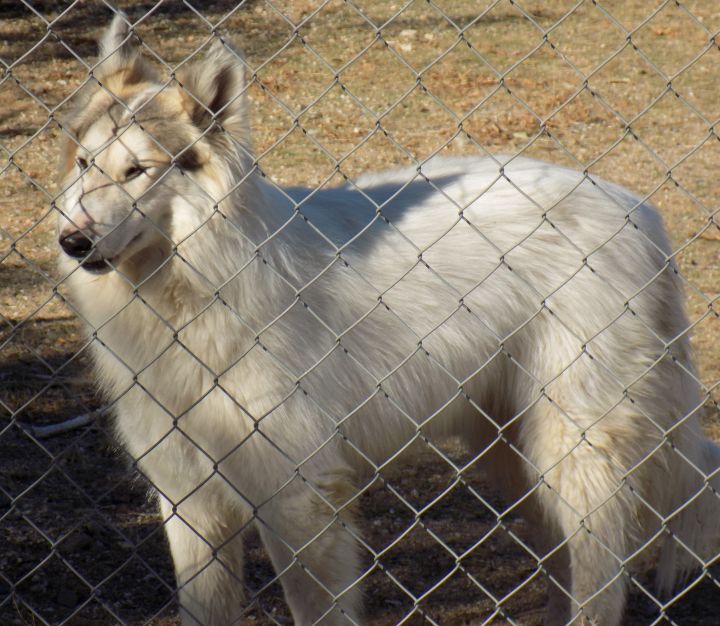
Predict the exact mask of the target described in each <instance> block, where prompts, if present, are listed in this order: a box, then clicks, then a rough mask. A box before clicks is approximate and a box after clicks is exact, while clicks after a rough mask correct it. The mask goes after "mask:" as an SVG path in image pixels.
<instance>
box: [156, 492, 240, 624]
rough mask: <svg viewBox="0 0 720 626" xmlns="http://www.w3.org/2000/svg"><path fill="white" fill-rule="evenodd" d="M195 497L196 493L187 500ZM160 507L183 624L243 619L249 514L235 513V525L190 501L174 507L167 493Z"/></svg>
mask: <svg viewBox="0 0 720 626" xmlns="http://www.w3.org/2000/svg"><path fill="white" fill-rule="evenodd" d="M192 500H193V497H192V496H191V498H190V499H189V501H187V503H192ZM160 511H161V513H162V517H163V521H164V527H165V533H166V534H167V538H168V543H169V544H170V552H171V553H172V558H173V563H174V565H175V576H176V579H177V585H178V603H179V605H180V618H181V621H182V624H183V626H191V625H192V626H196V625H200V624H201V625H202V626H227V625H229V624H234V623H239V620H240V619H241V617H242V613H243V608H244V605H245V593H244V589H243V582H242V566H243V552H242V551H243V546H242V536H241V534H242V533H241V532H240V531H241V530H242V527H243V524H242V522H243V520H241V519H239V517H240V516H233V524H232V525H230V524H227V523H218V522H227V521H229V520H218V519H216V518H212V519H211V518H210V517H209V516H208V515H207V514H208V510H207V509H200V510H198V509H197V507H189V506H186V503H183V504H182V505H180V507H178V509H177V511H175V512H174V511H173V506H172V503H171V502H170V501H169V500H168V499H167V498H165V497H162V496H161V497H160ZM198 513H199V514H198ZM248 519H249V516H248Z"/></svg>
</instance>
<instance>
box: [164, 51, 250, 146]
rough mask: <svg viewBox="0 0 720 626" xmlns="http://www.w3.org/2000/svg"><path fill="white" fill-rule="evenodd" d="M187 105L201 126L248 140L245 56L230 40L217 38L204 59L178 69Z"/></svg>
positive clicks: (202, 128)
mask: <svg viewBox="0 0 720 626" xmlns="http://www.w3.org/2000/svg"><path fill="white" fill-rule="evenodd" d="M177 80H178V85H179V86H178V89H179V92H180V98H181V100H182V105H183V108H184V109H185V110H186V111H187V112H188V114H189V115H190V119H191V120H192V122H193V124H195V125H196V126H197V127H198V128H199V129H200V130H202V131H206V130H208V129H209V130H208V132H209V133H213V132H216V131H226V132H227V133H229V134H230V135H231V136H232V137H233V138H234V139H236V140H238V141H242V142H246V140H247V134H248V133H247V116H246V114H245V113H246V112H245V96H244V91H245V70H244V61H243V57H242V55H241V54H240V52H238V51H237V50H235V49H234V48H233V47H232V46H231V45H230V44H228V42H227V41H223V40H220V39H218V40H216V41H215V42H213V44H212V45H211V46H210V50H208V52H207V54H206V55H205V57H204V58H203V59H201V60H200V61H196V62H194V63H192V64H191V65H189V66H187V67H185V68H183V69H181V70H179V71H178V73H177Z"/></svg>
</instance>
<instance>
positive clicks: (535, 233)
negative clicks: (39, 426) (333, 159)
mask: <svg viewBox="0 0 720 626" xmlns="http://www.w3.org/2000/svg"><path fill="white" fill-rule="evenodd" d="M133 39H134V35H133V34H132V33H130V32H129V30H128V27H127V24H126V18H124V17H123V16H117V17H116V18H115V20H114V21H113V23H112V25H111V26H110V28H109V30H108V31H107V33H106V34H105V35H104V37H103V39H102V41H101V45H100V63H99V64H98V66H97V67H96V68H95V70H94V75H95V77H96V79H97V80H92V81H91V83H92V84H91V85H89V86H87V87H86V88H85V89H84V90H83V92H82V95H81V96H80V102H79V104H78V106H77V109H76V111H75V113H74V115H73V116H72V117H71V119H70V120H69V121H68V125H67V128H68V133H69V134H71V135H72V136H73V139H72V140H68V141H67V142H66V146H65V149H64V151H63V164H64V165H63V175H62V181H63V183H62V188H63V194H62V196H61V198H60V199H59V203H58V206H59V212H60V214H61V217H60V230H59V241H60V245H61V246H62V248H63V251H64V253H63V254H62V255H61V261H60V266H61V270H62V273H63V281H62V286H61V291H62V290H63V289H65V290H66V291H67V293H68V300H69V301H70V302H71V303H72V304H73V306H74V307H75V308H76V310H77V311H78V313H79V315H80V317H81V319H82V320H83V321H84V322H85V323H86V324H87V328H88V332H89V333H90V335H91V337H92V338H93V342H92V350H93V355H94V359H95V365H96V371H97V378H98V381H99V384H100V385H101V387H102V389H103V390H104V392H105V393H106V394H107V396H108V398H109V399H110V400H111V401H112V402H113V404H114V407H115V409H116V414H117V420H116V429H117V433H118V436H119V437H120V439H121V440H122V442H123V444H124V445H125V447H126V448H127V450H128V451H129V453H130V454H131V455H132V456H133V457H134V458H135V459H137V462H138V466H139V468H140V469H141V471H142V472H143V473H144V474H145V475H146V476H147V477H148V478H149V479H150V480H151V481H152V483H153V485H154V487H155V489H156V490H157V493H158V495H159V500H160V510H161V512H162V516H163V519H164V525H165V530H166V532H167V536H168V539H169V542H170V548H171V550H172V556H173V560H174V564H175V569H176V573H177V580H178V586H179V590H180V591H179V602H180V606H181V613H182V616H183V623H184V624H194V623H202V624H207V625H209V624H215V625H225V624H230V623H232V622H234V621H236V620H237V619H239V618H240V617H241V616H242V614H243V607H244V606H245V602H246V598H245V597H244V596H245V594H244V586H243V582H242V568H243V553H242V537H241V531H242V529H244V528H245V527H246V526H247V525H248V523H250V522H251V521H252V522H254V523H256V524H257V527H258V528H259V532H260V534H261V537H262V539H263V542H264V544H265V546H266V548H267V550H268V552H269V554H270V556H271V558H272V562H273V564H274V567H275V569H276V572H277V575H278V576H279V578H280V580H281V582H282V585H283V587H284V591H285V596H286V599H287V602H288V604H289V606H290V609H291V611H292V615H293V617H294V619H295V621H296V623H298V624H311V623H316V622H322V623H323V624H345V623H362V621H363V612H362V606H361V605H362V602H361V590H360V587H359V582H358V581H359V578H361V576H362V573H363V572H365V571H366V570H367V569H368V568H369V567H371V566H372V555H369V554H368V553H367V552H366V551H364V550H361V548H360V544H359V542H358V541H357V538H358V537H359V531H358V530H356V528H355V522H354V521H353V509H354V508H357V507H356V506H354V505H357V503H358V496H359V494H360V493H361V492H362V491H363V489H365V488H366V487H367V485H368V484H369V483H370V482H372V479H373V477H374V476H376V475H377V472H378V471H381V469H382V468H381V466H382V467H384V465H385V464H386V463H387V462H388V461H389V460H390V459H392V458H394V457H395V456H398V455H399V453H400V452H401V451H403V450H404V449H405V448H408V447H409V444H410V443H411V442H412V441H414V440H416V439H418V438H426V439H429V440H431V441H438V440H439V439H440V438H442V437H445V436H449V435H452V436H460V437H462V439H463V440H464V442H465V443H466V444H467V445H468V446H469V447H470V448H471V450H472V451H473V452H474V453H476V454H477V455H478V458H477V463H482V464H484V466H485V467H486V468H487V471H488V472H489V476H490V477H491V479H492V480H493V481H494V482H495V483H497V484H498V486H499V487H500V488H501V490H502V493H503V495H504V496H505V497H506V498H507V499H508V501H509V502H515V501H522V503H523V504H522V508H521V510H522V511H523V514H524V515H526V516H527V517H528V518H529V521H530V522H531V524H532V528H533V534H534V538H535V539H536V544H535V545H536V549H537V554H538V558H539V559H541V567H542V569H543V571H544V572H546V573H547V574H548V576H549V587H550V600H549V607H548V621H549V622H551V623H567V622H571V621H573V620H578V621H580V620H585V621H593V622H596V623H600V624H603V625H605V624H607V625H612V624H618V623H619V622H620V620H621V618H622V613H623V608H624V604H625V596H626V588H627V580H628V577H627V569H628V566H629V565H631V564H632V562H634V561H635V559H636V557H638V556H639V555H641V554H644V553H647V552H648V551H649V550H650V549H651V548H654V547H656V546H658V547H659V546H660V544H664V547H663V549H662V553H661V555H660V562H659V570H660V582H661V585H662V586H664V587H665V588H669V587H670V586H671V585H672V584H673V582H674V580H675V579H676V576H677V574H678V573H682V572H684V571H688V570H689V569H691V568H692V567H696V566H699V565H700V564H701V561H700V560H699V559H707V558H709V557H710V556H712V555H714V554H715V553H714V552H713V551H712V550H713V549H714V548H713V546H716V545H717V537H716V536H715V537H713V536H712V534H713V532H714V533H715V534H717V530H718V512H720V502H719V500H718V498H717V496H716V494H715V493H714V492H713V491H712V490H711V489H710V485H709V483H708V481H707V480H706V476H707V475H708V474H710V473H711V472H713V471H714V470H715V469H716V468H717V466H718V463H719V462H720V454H718V452H717V449H716V448H715V447H714V446H713V445H712V444H711V443H710V442H709V441H707V440H705V439H704V438H703V436H702V434H701V431H700V428H699V425H698V419H697V413H698V411H699V408H700V406H701V403H702V398H701V394H700V388H699V387H700V386H699V384H698V380H697V376H696V374H695V370H694V369H693V364H692V358H691V351H690V343H689V341H688V336H687V333H688V322H687V320H686V318H685V316H684V313H683V303H682V300H683V297H682V293H681V291H682V290H681V284H680V280H679V279H678V276H677V272H676V268H675V266H674V265H673V263H672V261H671V260H669V256H668V255H669V254H670V246H669V244H668V240H667V237H666V235H665V233H664V230H663V226H662V224H661V220H660V217H659V216H658V214H657V212H656V211H655V209H653V208H652V207H651V206H649V205H647V204H645V203H644V202H642V201H641V200H640V199H638V198H637V197H636V196H634V195H632V194H630V193H629V192H627V191H625V190H623V189H621V188H618V187H616V186H614V185H611V184H608V183H605V182H602V181H599V180H597V179H595V178H591V177H589V176H584V175H581V174H579V173H576V172H572V171H569V170H566V169H562V168H559V167H555V166H552V165H547V164H544V163H539V162H535V161H530V160H527V159H519V158H515V159H499V160H496V159H492V158H449V159H442V158H434V159H431V160H430V161H428V162H426V163H423V164H422V166H421V167H419V168H417V169H404V170H397V171H392V172H387V173H383V174H377V175H372V176H365V177H362V178H361V179H360V180H358V181H357V184H356V185H350V184H348V185H347V186H345V187H342V188H338V189H327V190H321V191H313V190H306V189H291V190H286V191H282V190H280V189H278V188H277V187H275V186H273V185H271V184H270V183H269V182H268V181H267V180H266V179H265V177H264V176H263V174H262V173H261V172H260V171H259V169H258V168H257V166H256V164H255V163H254V161H253V158H252V156H251V153H250V139H249V133H248V126H249V123H248V117H247V114H246V110H245V105H244V97H243V92H244V90H245V83H244V79H243V62H242V59H241V58H240V57H239V56H238V55H237V53H235V52H234V51H233V50H232V49H231V48H230V47H228V45H227V44H225V43H222V42H217V43H215V44H214V45H213V46H212V48H211V50H210V52H209V53H208V54H207V55H206V57H205V58H204V59H203V60H200V61H195V62H194V63H193V64H190V65H189V66H187V67H182V68H181V69H178V72H177V80H176V81H173V82H171V83H169V84H168V83H167V80H166V79H161V78H160V77H159V76H157V75H156V74H155V72H154V70H153V67H152V66H151V65H150V64H149V63H148V62H147V61H146V60H145V59H144V58H143V57H142V56H141V55H140V54H139V52H138V49H137V47H136V45H135V44H134V43H133Z"/></svg>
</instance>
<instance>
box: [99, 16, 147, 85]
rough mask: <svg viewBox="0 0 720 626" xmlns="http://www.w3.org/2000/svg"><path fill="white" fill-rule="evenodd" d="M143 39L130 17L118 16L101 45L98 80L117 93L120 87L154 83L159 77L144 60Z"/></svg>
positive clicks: (101, 38) (109, 27)
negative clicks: (156, 77)
mask: <svg viewBox="0 0 720 626" xmlns="http://www.w3.org/2000/svg"><path fill="white" fill-rule="evenodd" d="M138 43H139V38H138V36H137V35H136V34H135V33H134V32H133V30H132V28H131V24H130V20H129V19H128V17H127V15H125V13H122V12H118V13H117V14H116V15H115V17H114V18H113V21H112V22H111V23H110V26H108V28H107V29H106V30H105V32H104V33H103V35H102V37H100V41H99V48H100V49H99V53H98V64H97V66H96V67H95V69H94V72H93V73H94V75H95V77H96V78H97V79H98V80H99V81H100V82H101V83H112V84H109V85H106V86H107V87H109V88H110V89H111V91H114V92H116V93H117V91H118V90H117V89H116V88H115V87H116V86H118V87H119V86H120V85H132V84H136V83H140V82H143V81H148V80H152V79H153V78H154V77H155V73H154V71H153V69H152V67H151V66H150V64H149V63H148V62H147V61H146V60H145V59H144V58H143V57H142V55H141V54H140V50H139V47H138Z"/></svg>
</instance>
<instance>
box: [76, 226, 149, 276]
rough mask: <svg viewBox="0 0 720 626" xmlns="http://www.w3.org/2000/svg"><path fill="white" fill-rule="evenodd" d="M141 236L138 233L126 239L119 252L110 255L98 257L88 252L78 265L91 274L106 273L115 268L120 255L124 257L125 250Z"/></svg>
mask: <svg viewBox="0 0 720 626" xmlns="http://www.w3.org/2000/svg"><path fill="white" fill-rule="evenodd" d="M141 236H142V233H138V234H137V235H135V236H134V237H133V238H132V239H131V240H130V241H128V243H127V245H125V247H124V250H123V252H122V253H121V254H116V255H114V256H111V257H103V256H101V257H100V258H98V255H97V254H90V255H88V256H87V257H86V258H85V260H83V261H80V265H81V266H82V268H83V269H84V270H85V271H86V272H90V273H91V274H107V273H108V272H112V271H113V270H114V269H116V268H117V266H118V262H119V261H120V257H121V256H123V257H125V256H126V253H127V251H128V250H129V249H130V248H131V247H132V246H133V245H134V244H135V243H137V241H138V239H140V237H141ZM96 252H97V251H96Z"/></svg>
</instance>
